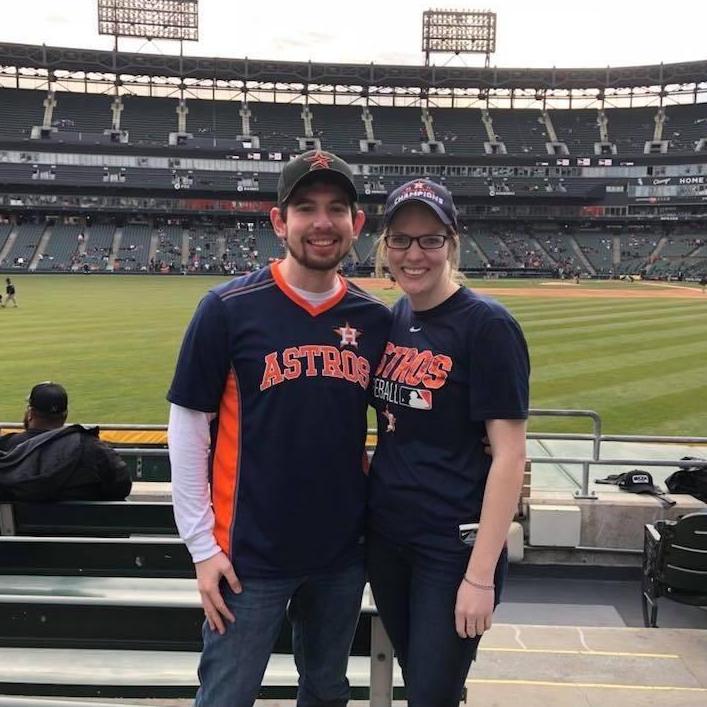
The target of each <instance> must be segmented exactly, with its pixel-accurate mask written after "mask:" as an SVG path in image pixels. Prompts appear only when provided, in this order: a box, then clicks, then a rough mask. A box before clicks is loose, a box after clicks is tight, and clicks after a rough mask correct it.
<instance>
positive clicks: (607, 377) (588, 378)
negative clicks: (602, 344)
mask: <svg viewBox="0 0 707 707" xmlns="http://www.w3.org/2000/svg"><path fill="white" fill-rule="evenodd" d="M667 363H668V362H665V364H664V365H663V366H661V367H660V368H657V367H656V365H655V363H653V362H652V361H647V362H643V361H641V362H640V363H635V364H633V365H626V366H622V367H617V368H615V369H613V370H605V371H601V372H597V373H592V374H590V375H583V374H574V372H573V371H572V367H571V366H568V368H567V372H566V374H565V375H563V376H556V377H555V378H554V379H553V380H544V381H535V380H532V385H533V388H532V390H533V392H534V394H536V395H540V396H541V397H552V396H554V395H556V394H557V393H558V392H561V391H565V390H571V391H572V392H573V393H574V394H575V395H577V396H578V397H581V396H583V395H586V394H587V393H588V392H600V393H601V394H602V396H603V397H605V398H606V399H607V400H611V401H615V400H618V399H620V398H621V397H622V396H628V397H630V398H631V399H634V398H635V397H636V396H638V397H640V396H641V394H642V392H643V390H645V389H648V390H651V389H652V386H653V385H660V386H663V385H668V386H670V389H671V390H686V391H689V390H690V388H694V387H695V385H699V384H700V383H702V382H704V381H707V358H705V357H695V356H684V357H679V358H675V359H672V360H671V361H670V364H671V365H667ZM655 381H658V382H657V383H655Z"/></svg>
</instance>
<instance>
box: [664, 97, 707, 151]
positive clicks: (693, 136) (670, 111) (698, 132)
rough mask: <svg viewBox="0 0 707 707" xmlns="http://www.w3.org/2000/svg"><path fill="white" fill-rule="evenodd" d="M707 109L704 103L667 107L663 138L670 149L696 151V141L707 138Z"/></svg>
mask: <svg viewBox="0 0 707 707" xmlns="http://www.w3.org/2000/svg"><path fill="white" fill-rule="evenodd" d="M706 113H707V111H705V108H704V105H686V106H668V107H667V108H666V109H665V124H664V126H663V139H664V140H668V141H669V143H670V150H671V151H673V150H677V151H682V152H694V150H695V145H696V143H697V142H698V141H699V140H701V139H702V138H707V114H706Z"/></svg>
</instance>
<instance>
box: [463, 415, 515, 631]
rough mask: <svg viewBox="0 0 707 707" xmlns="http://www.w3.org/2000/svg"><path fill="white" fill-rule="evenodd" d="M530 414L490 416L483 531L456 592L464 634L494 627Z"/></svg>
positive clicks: (480, 531) (480, 532)
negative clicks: (497, 584) (497, 582)
mask: <svg viewBox="0 0 707 707" xmlns="http://www.w3.org/2000/svg"><path fill="white" fill-rule="evenodd" d="M525 429H526V421H525V420H487V422H486V431H487V434H488V438H489V442H490V445H491V450H492V452H491V453H492V455H493V461H492V463H491V469H490V471H489V476H488V479H487V481H486V490H485V492H484V499H483V505H482V507H481V518H480V522H479V532H478V534H477V536H476V542H475V543H474V548H473V550H472V552H471V557H470V558H469V564H468V566H467V570H466V574H465V575H464V579H463V580H462V582H461V584H460V585H459V590H458V592H457V604H456V609H455V623H456V628H457V633H458V634H459V636H461V637H462V638H466V637H470V638H471V637H473V636H476V635H480V634H482V633H483V632H484V631H486V630H488V629H489V628H490V627H491V617H492V615H493V604H494V591H493V589H494V587H493V583H494V581H493V577H494V571H495V569H496V564H497V562H498V557H499V555H500V554H501V550H502V548H503V545H504V543H505V542H506V537H507V535H508V529H509V527H510V525H511V522H512V520H513V515H514V513H515V510H516V508H517V507H518V496H519V494H520V489H521V486H522V483H523V473H524V470H525Z"/></svg>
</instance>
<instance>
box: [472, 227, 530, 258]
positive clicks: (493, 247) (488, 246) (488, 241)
mask: <svg viewBox="0 0 707 707" xmlns="http://www.w3.org/2000/svg"><path fill="white" fill-rule="evenodd" d="M471 237H472V238H473V239H474V241H475V242H476V244H477V245H478V247H479V248H480V249H481V250H482V252H483V254H484V255H485V256H486V259H487V260H488V262H489V264H490V265H491V267H493V268H519V267H521V263H520V262H518V261H516V259H515V256H514V255H513V253H512V252H511V251H510V250H509V248H508V247H507V246H506V244H505V242H504V241H503V240H502V239H501V238H499V237H498V236H497V235H495V234H493V233H489V232H487V231H486V230H484V229H476V228H475V229H474V230H473V231H472V232H471Z"/></svg>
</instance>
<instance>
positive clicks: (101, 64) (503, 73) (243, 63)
mask: <svg viewBox="0 0 707 707" xmlns="http://www.w3.org/2000/svg"><path fill="white" fill-rule="evenodd" d="M0 66H1V67H14V68H16V69H35V70H36V69H44V70H47V71H51V72H56V71H68V72H82V73H100V74H116V75H129V76H155V77H157V76H159V77H165V76H168V77H177V78H191V79H203V80H210V79H216V80H219V81H243V82H257V83H260V84H263V83H278V84H281V83H296V84H305V85H308V84H309V85H336V86H361V87H364V88H368V87H389V88H408V89H409V88H419V89H423V90H424V89H438V90H439V89H471V88H475V89H506V90H511V89H530V90H533V89H535V90H545V89H549V90H563V89H564V90H570V89H600V90H601V89H619V88H623V89H631V88H644V87H648V86H667V85H676V84H682V85H685V84H700V83H705V82H707V60H706V61H687V62H681V63H675V64H656V65H652V66H623V67H605V68H594V69H591V68H590V69H572V68H569V69H560V68H554V67H553V68H549V69H522V68H498V67H492V68H480V67H479V68H476V67H452V66H444V67H439V66H429V67H426V66H406V65H397V66H396V65H384V64H373V63H371V64H336V63H312V62H291V61H270V60H264V59H248V58H245V59H217V58H208V57H192V56H182V57H180V56H176V55H171V56H170V55H161V54H142V53H139V54H138V53H129V52H113V51H107V50H98V49H71V48H67V47H47V46H45V45H31V44H10V43H1V44H0Z"/></svg>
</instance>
